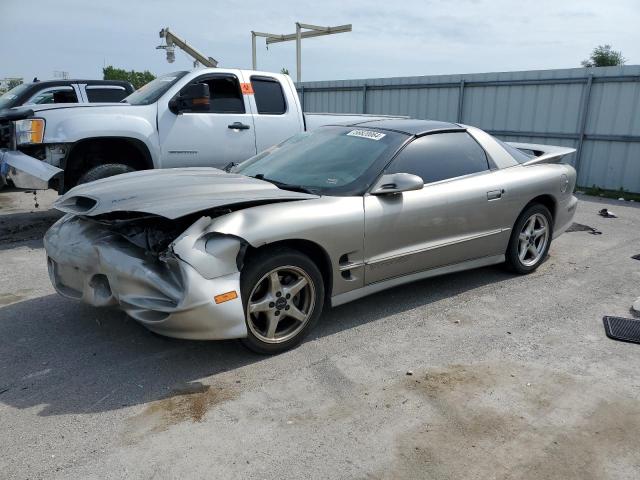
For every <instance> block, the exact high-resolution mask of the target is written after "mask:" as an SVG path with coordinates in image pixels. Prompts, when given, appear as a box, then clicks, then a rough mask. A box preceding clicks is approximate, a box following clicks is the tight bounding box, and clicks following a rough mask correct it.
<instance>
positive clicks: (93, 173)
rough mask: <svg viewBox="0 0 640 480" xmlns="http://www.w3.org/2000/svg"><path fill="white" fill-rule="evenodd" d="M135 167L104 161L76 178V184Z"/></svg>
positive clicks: (133, 169) (127, 170)
mask: <svg viewBox="0 0 640 480" xmlns="http://www.w3.org/2000/svg"><path fill="white" fill-rule="evenodd" d="M135 171H136V169H135V168H133V167H130V166H129V165H124V164H122V163H106V164H104V165H98V166H97V167H93V168H90V169H89V170H87V171H86V172H85V173H84V174H83V175H82V176H81V177H80V180H78V185H80V184H81V183H89V182H93V181H95V180H100V179H101V178H107V177H113V176H114V175H120V174H121V173H129V172H135Z"/></svg>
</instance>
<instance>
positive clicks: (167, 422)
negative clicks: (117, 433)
mask: <svg viewBox="0 0 640 480" xmlns="http://www.w3.org/2000/svg"><path fill="white" fill-rule="evenodd" d="M238 395H239V392H238V390H237V389H236V388H235V387H223V386H215V385H204V384H202V383H200V382H196V383H191V384H189V385H186V386H184V387H180V388H177V389H174V390H173V391H172V392H171V393H170V395H169V396H167V397H166V398H163V399H161V400H157V401H155V402H152V403H150V404H149V405H148V406H147V407H146V408H145V409H144V410H143V411H142V412H141V413H139V414H138V415H135V416H133V417H132V418H130V419H129V420H128V421H127V428H126V431H125V437H126V438H127V439H129V440H130V441H135V440H137V439H139V438H140V437H142V436H144V435H146V434H148V433H157V432H162V431H165V430H167V429H168V428H169V427H171V426H173V425H177V424H179V423H182V422H193V423H195V422H201V421H202V420H203V419H204V417H205V415H206V414H207V412H208V411H209V410H210V409H212V408H214V407H216V406H218V405H220V404H222V403H225V402H228V401H230V400H234V399H235V398H237V397H238Z"/></svg>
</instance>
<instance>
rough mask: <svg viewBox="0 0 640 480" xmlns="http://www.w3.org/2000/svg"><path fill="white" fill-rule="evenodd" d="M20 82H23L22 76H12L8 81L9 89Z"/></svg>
mask: <svg viewBox="0 0 640 480" xmlns="http://www.w3.org/2000/svg"><path fill="white" fill-rule="evenodd" d="M20 84H22V79H21V78H12V79H11V80H9V81H8V82H7V90H11V89H12V88H15V87H17V86H18V85H20Z"/></svg>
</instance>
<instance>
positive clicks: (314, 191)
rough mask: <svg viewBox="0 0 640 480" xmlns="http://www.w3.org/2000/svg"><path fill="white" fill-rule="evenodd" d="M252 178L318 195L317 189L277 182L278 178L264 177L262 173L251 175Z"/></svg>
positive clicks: (283, 188) (291, 189)
mask: <svg viewBox="0 0 640 480" xmlns="http://www.w3.org/2000/svg"><path fill="white" fill-rule="evenodd" d="M252 178H257V179H258V180H264V181H265V182H269V183H273V184H274V185H275V186H276V187H278V188H279V189H281V190H290V191H292V192H302V193H310V194H312V195H318V191H317V190H315V189H312V188H308V187H305V186H302V185H291V184H290V183H284V182H279V181H278V180H272V179H270V178H266V177H265V176H264V174H263V173H258V174H257V175H253V176H252Z"/></svg>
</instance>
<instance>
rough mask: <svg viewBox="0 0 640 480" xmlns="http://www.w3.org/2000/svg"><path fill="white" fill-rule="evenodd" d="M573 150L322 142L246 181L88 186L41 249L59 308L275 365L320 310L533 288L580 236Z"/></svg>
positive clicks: (236, 176)
mask: <svg viewBox="0 0 640 480" xmlns="http://www.w3.org/2000/svg"><path fill="white" fill-rule="evenodd" d="M573 151H574V150H573V149H571V148H563V147H551V146H546V145H533V144H514V143H511V144H509V143H503V142H501V141H500V140H498V139H496V138H494V137H492V136H491V135H489V134H487V133H485V132H483V131H482V130H479V129H477V128H474V127H469V126H465V125H457V124H453V123H444V122H436V121H425V120H404V119H397V120H391V119H390V120H377V121H369V122H362V123H354V124H352V125H348V126H345V125H339V126H328V127H323V128H320V129H318V130H316V131H313V132H311V133H304V134H301V135H297V136H295V137H292V138H290V139H289V140H287V141H285V142H283V143H282V144H280V145H278V146H276V147H273V148H271V149H269V150H267V151H265V152H263V153H261V154H259V155H257V156H255V157H253V158H250V159H249V160H247V161H245V162H243V163H241V164H240V165H236V166H232V167H230V168H229V169H228V170H229V171H223V170H218V169H213V168H184V169H170V170H148V171H141V172H134V173H129V174H125V175H120V176H118V177H113V178H107V179H104V180H98V181H96V182H93V183H89V184H85V185H80V186H78V187H76V188H74V189H73V190H71V191H70V192H68V193H67V194H66V195H64V196H63V197H61V198H60V199H59V200H58V201H57V203H56V208H58V209H59V210H62V211H63V212H66V213H67V215H65V216H64V217H63V218H62V219H61V220H60V221H58V222H57V223H56V224H55V225H53V226H52V227H51V229H50V230H49V231H48V232H47V234H46V236H45V248H46V251H47V256H48V265H49V273H50V276H51V281H52V282H53V285H54V286H55V288H56V290H57V291H58V292H59V293H60V294H62V295H64V296H65V297H69V298H73V299H77V300H82V301H84V302H87V303H89V304H91V305H95V306H117V307H119V308H121V309H122V310H124V311H125V312H126V313H127V314H129V315H130V316H131V317H133V318H134V319H136V320H137V321H139V322H140V323H142V324H143V325H144V326H146V327H147V328H149V329H150V330H153V331H154V332H157V333H160V334H162V335H168V336H172V337H180V338H191V339H225V338H241V339H243V342H244V343H245V344H246V345H247V346H248V347H249V348H251V349H253V350H255V351H258V352H263V353H275V352H280V351H282V350H285V349H287V348H290V347H292V346H294V345H295V344H297V343H298V342H300V340H301V339H302V337H303V336H304V335H305V333H306V332H308V331H309V329H310V328H311V327H312V325H313V324H314V322H316V321H317V320H318V318H319V317H320V315H321V313H322V310H323V307H324V306H325V305H333V306H335V305H340V304H343V303H345V302H350V301H352V300H356V299H358V298H361V297H364V296H365V295H370V294H372V293H375V292H378V291H380V290H383V289H386V288H389V287H393V286H396V285H400V284H404V283H407V282H412V281H415V280H418V279H423V278H426V277H432V276H435V275H441V274H445V273H450V272H456V271H460V270H466V269H470V268H476V267H482V266H485V265H491V264H497V263H502V262H506V264H507V265H508V266H509V267H510V268H511V269H512V270H514V271H516V272H519V273H528V272H531V271H532V270H535V269H536V268H537V267H538V266H539V265H540V264H541V263H542V262H543V261H544V259H545V257H546V255H547V252H548V250H549V245H550V243H551V240H552V239H553V238H554V237H556V236H558V235H559V234H560V233H562V232H563V231H564V230H565V229H566V228H567V226H568V225H569V224H570V223H571V220H572V218H573V215H574V212H575V209H576V205H577V199H576V198H575V197H574V196H573V194H572V192H573V190H574V187H575V182H576V172H575V170H574V169H573V168H572V167H571V166H569V165H566V164H562V163H560V159H561V158H562V157H563V156H565V155H567V154H570V153H572V152H573Z"/></svg>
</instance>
